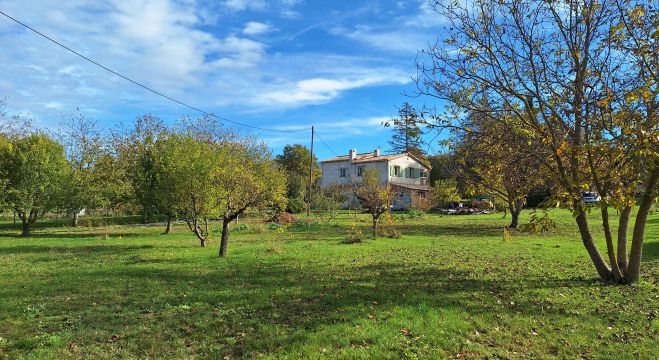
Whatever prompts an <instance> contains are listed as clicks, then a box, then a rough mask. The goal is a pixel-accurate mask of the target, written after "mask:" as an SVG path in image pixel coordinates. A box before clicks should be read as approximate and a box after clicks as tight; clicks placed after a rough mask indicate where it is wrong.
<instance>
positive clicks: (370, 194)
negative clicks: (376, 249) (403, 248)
mask: <svg viewBox="0 0 659 360" xmlns="http://www.w3.org/2000/svg"><path fill="white" fill-rule="evenodd" d="M353 186H354V187H355V196H356V197H357V199H359V200H360V201H361V203H362V206H363V207H364V209H366V211H368V213H369V214H371V217H372V219H373V227H372V229H373V238H374V239H375V238H377V237H378V221H379V220H380V216H382V214H384V213H385V212H387V211H389V210H390V208H391V204H392V203H393V201H394V196H395V194H394V191H393V189H392V188H391V186H390V185H388V184H381V183H380V174H379V171H378V169H377V168H367V169H365V170H364V172H363V174H362V182H361V183H355V184H354V185H353Z"/></svg>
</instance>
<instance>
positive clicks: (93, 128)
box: [59, 110, 106, 227]
mask: <svg viewBox="0 0 659 360" xmlns="http://www.w3.org/2000/svg"><path fill="white" fill-rule="evenodd" d="M61 129H63V130H62V132H61V133H60V135H59V136H60V139H61V141H62V143H63V144H64V147H65V153H66V156H67V158H68V160H69V164H70V165H71V171H70V173H69V175H70V177H69V179H68V181H67V187H66V188H65V189H63V190H64V191H65V192H66V203H65V204H64V208H65V209H66V210H68V212H70V213H71V214H72V218H73V219H72V225H73V226H74V227H75V226H78V216H79V213H80V212H81V211H82V210H83V209H90V208H93V207H98V206H100V205H102V204H103V199H102V195H103V190H102V188H101V187H100V186H102V185H105V183H106V181H102V179H100V178H99V177H98V176H97V175H98V174H97V172H96V171H95V170H96V169H95V167H96V163H97V161H98V159H99V158H100V157H101V156H102V155H103V153H104V149H103V146H104V144H103V139H102V138H101V135H100V132H99V130H98V124H97V122H96V121H95V120H93V119H91V118H89V117H87V116H85V115H84V114H83V113H81V112H80V110H78V113H77V114H75V115H71V116H70V117H68V118H66V119H65V120H64V121H63V123H62V127H61Z"/></svg>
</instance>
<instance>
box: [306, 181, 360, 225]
mask: <svg viewBox="0 0 659 360" xmlns="http://www.w3.org/2000/svg"><path fill="white" fill-rule="evenodd" d="M351 197H352V193H351V192H350V189H349V188H348V187H347V186H344V185H339V184H332V185H329V186H327V187H324V188H321V189H317V190H316V191H315V192H314V194H313V201H312V202H311V205H312V207H311V210H312V211H313V213H314V215H315V216H316V217H317V218H319V219H320V220H321V221H322V220H325V221H327V222H330V221H332V220H334V219H336V217H337V216H338V215H339V210H341V208H342V207H343V205H344V204H346V203H347V202H348V201H349V200H350V198H351Z"/></svg>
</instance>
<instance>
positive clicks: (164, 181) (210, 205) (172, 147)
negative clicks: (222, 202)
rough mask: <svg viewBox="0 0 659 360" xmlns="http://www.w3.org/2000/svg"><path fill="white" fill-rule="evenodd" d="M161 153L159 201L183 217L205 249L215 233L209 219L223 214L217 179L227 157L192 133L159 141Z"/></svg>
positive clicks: (156, 191) (156, 184) (156, 169)
mask: <svg viewBox="0 0 659 360" xmlns="http://www.w3.org/2000/svg"><path fill="white" fill-rule="evenodd" d="M157 153H158V155H159V156H158V157H156V158H154V160H155V162H154V173H155V174H157V177H158V179H157V181H155V180H154V194H156V197H157V198H156V202H157V203H159V204H161V205H162V204H164V206H167V207H168V208H170V209H172V211H173V212H175V213H176V214H177V215H178V216H180V217H182V218H183V219H184V220H185V222H186V223H187V225H188V227H189V229H190V231H192V232H193V233H194V234H195V235H196V237H197V239H198V240H199V242H200V245H201V247H205V246H206V245H207V244H208V241H209V237H210V234H211V232H210V229H209V220H210V219H211V218H214V217H219V216H220V215H221V213H220V209H219V203H218V199H219V197H220V191H221V189H220V188H219V186H217V178H218V177H219V176H220V171H221V167H222V164H223V163H224V162H225V161H226V157H225V156H224V154H222V153H221V152H219V151H218V150H217V148H216V147H215V146H213V145H212V144H209V143H206V142H203V141H200V140H198V139H196V138H195V137H194V136H191V135H189V134H173V135H171V136H169V137H165V138H162V139H159V140H158V142H157Z"/></svg>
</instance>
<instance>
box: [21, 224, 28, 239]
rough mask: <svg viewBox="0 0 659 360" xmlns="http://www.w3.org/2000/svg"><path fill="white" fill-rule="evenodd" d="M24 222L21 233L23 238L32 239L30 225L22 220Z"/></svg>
mask: <svg viewBox="0 0 659 360" xmlns="http://www.w3.org/2000/svg"><path fill="white" fill-rule="evenodd" d="M22 222H23V231H22V232H21V236H22V237H30V223H29V222H27V221H25V220H22Z"/></svg>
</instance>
